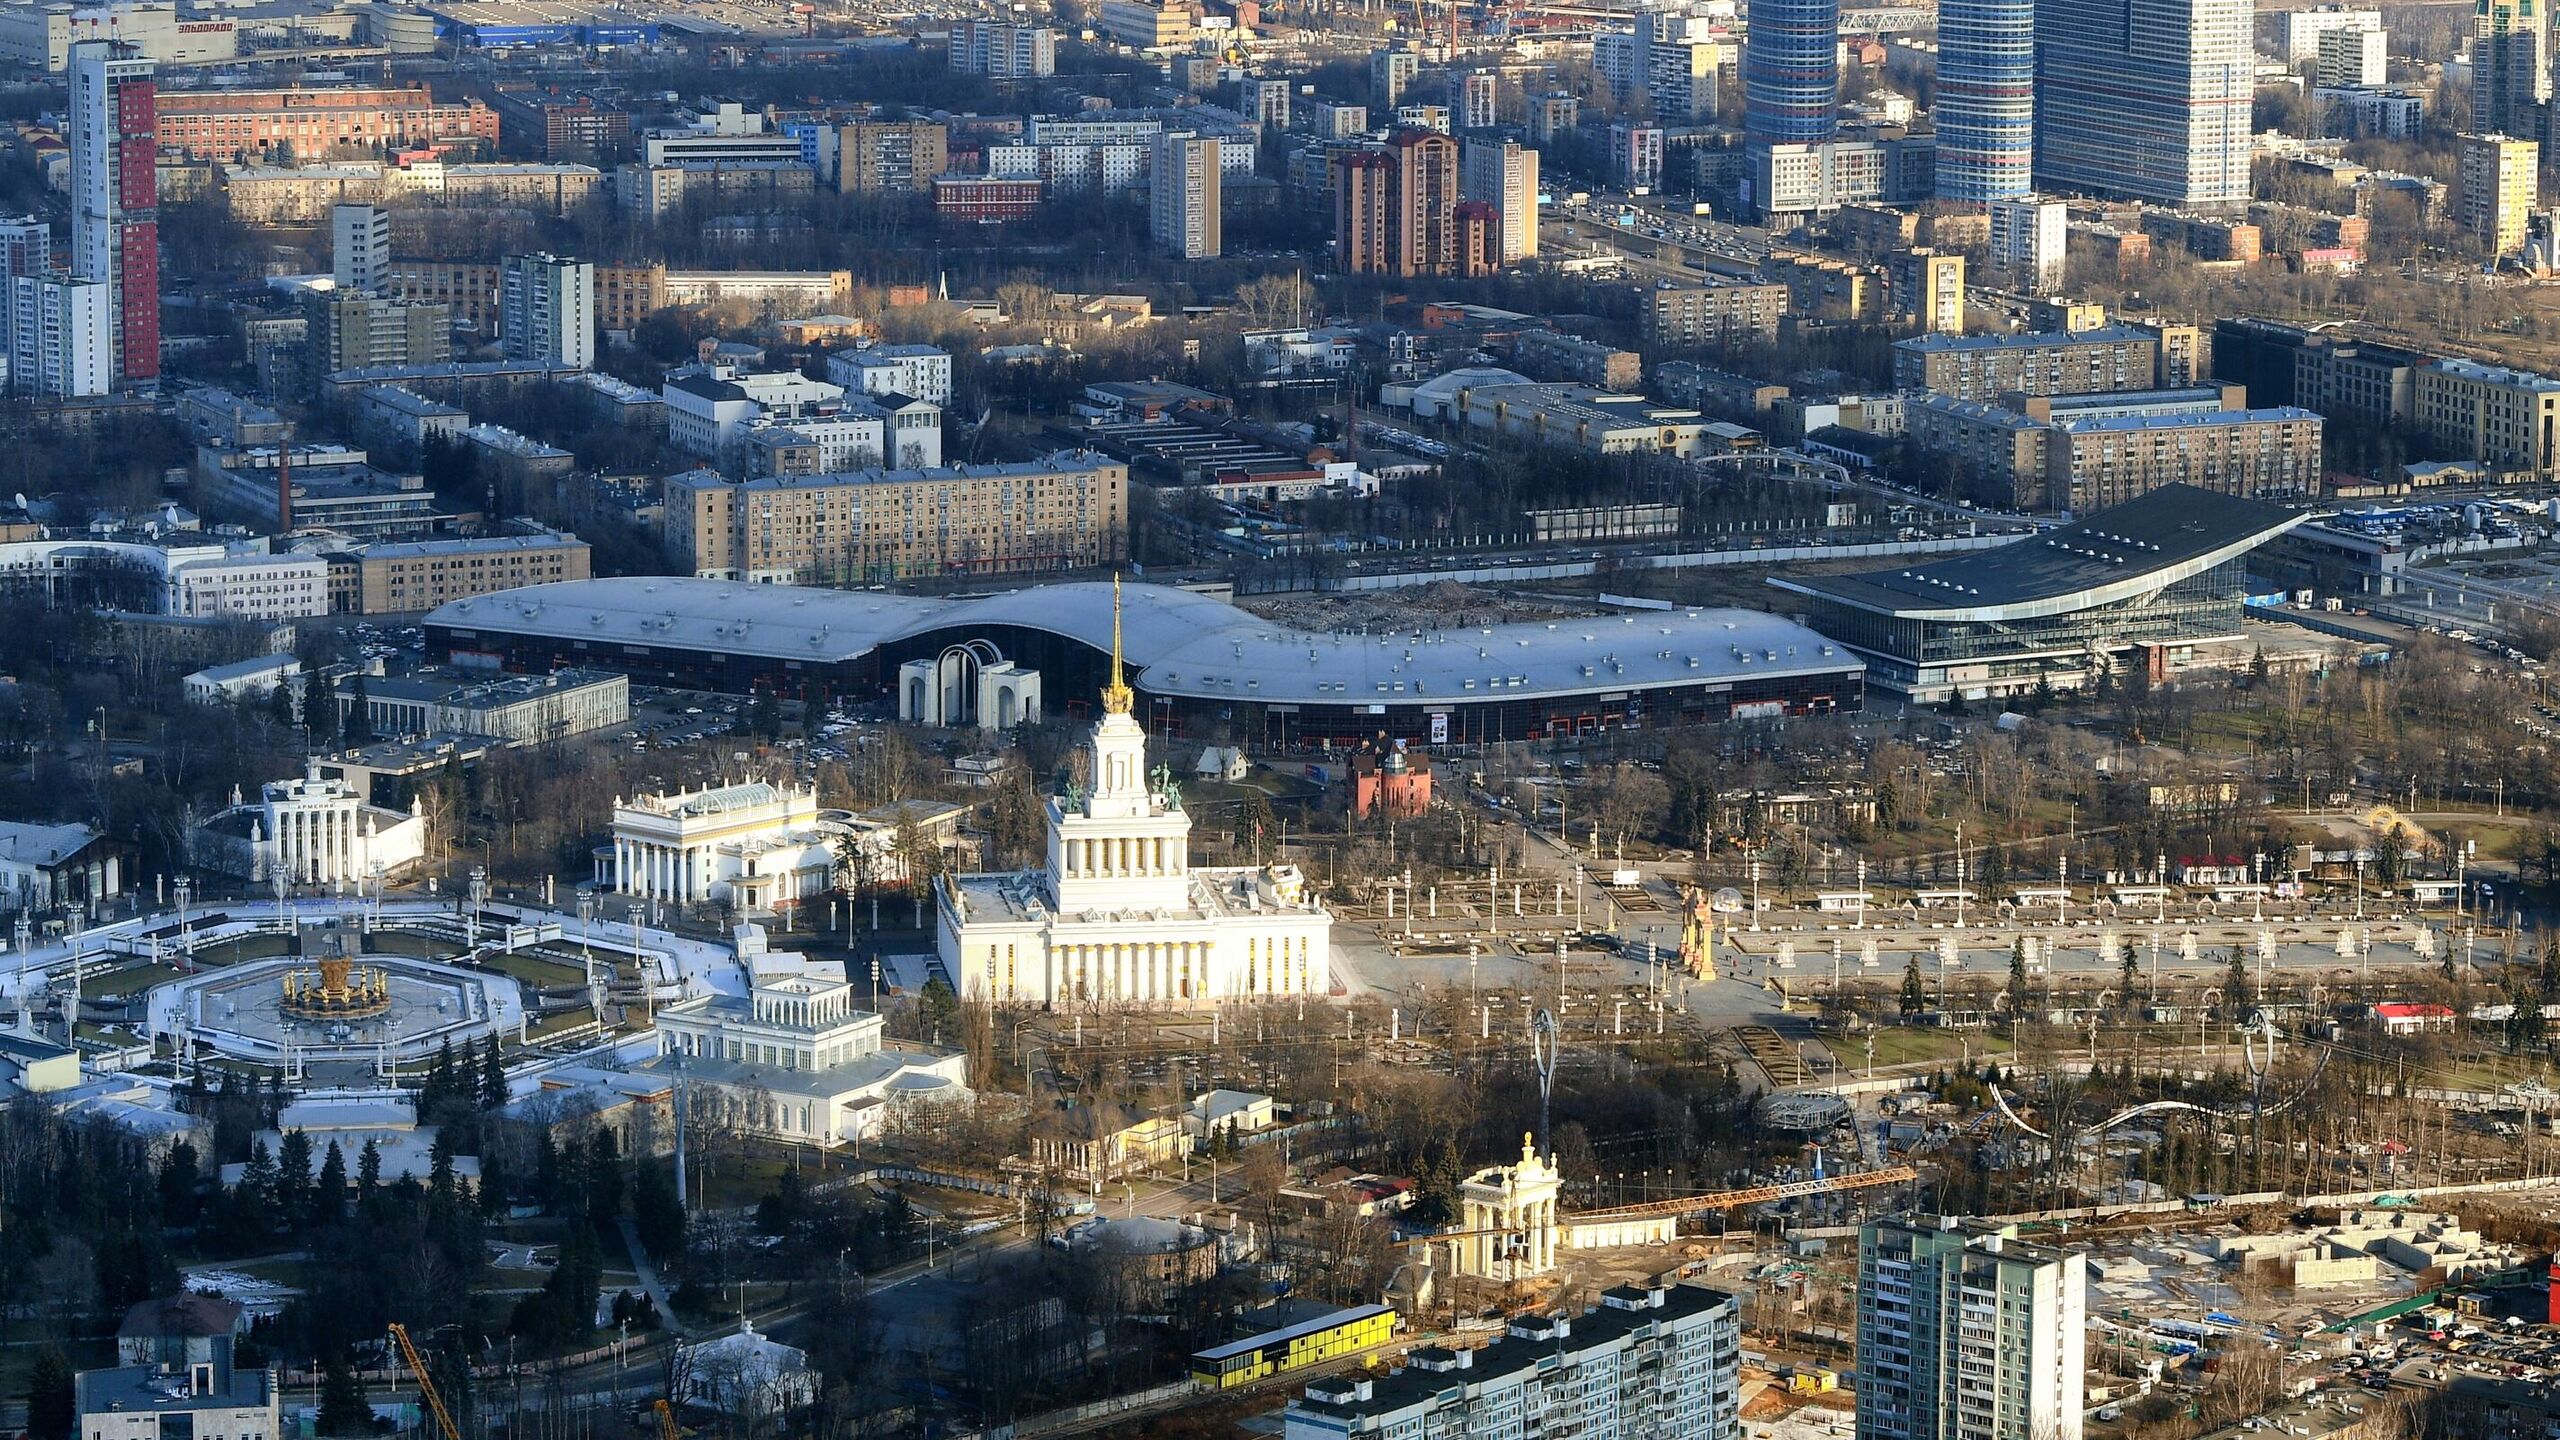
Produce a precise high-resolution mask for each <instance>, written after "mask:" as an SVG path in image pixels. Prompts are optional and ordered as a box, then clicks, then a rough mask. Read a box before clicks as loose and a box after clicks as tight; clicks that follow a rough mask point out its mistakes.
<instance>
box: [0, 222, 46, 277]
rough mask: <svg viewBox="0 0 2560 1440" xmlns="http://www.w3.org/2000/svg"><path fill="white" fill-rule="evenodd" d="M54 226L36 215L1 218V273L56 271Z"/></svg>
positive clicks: (32, 273)
mask: <svg viewBox="0 0 2560 1440" xmlns="http://www.w3.org/2000/svg"><path fill="white" fill-rule="evenodd" d="M53 268H54V267H53V227H52V226H51V225H49V224H46V223H45V222H44V221H43V220H41V219H38V218H37V217H35V216H33V215H22V216H20V217H18V218H17V219H14V220H0V277H9V276H17V275H50V274H52V273H53Z"/></svg>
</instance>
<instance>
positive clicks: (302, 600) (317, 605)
mask: <svg viewBox="0 0 2560 1440" xmlns="http://www.w3.org/2000/svg"><path fill="white" fill-rule="evenodd" d="M169 585H170V588H171V591H172V592H173V594H174V596H175V603H174V606H173V608H172V609H171V611H170V613H171V614H175V615H194V616H198V617H204V618H216V617H218V618H222V619H228V620H300V619H305V618H307V617H310V616H315V615H326V614H328V613H329V562H328V561H326V560H323V559H321V558H320V557H319V556H317V555H225V556H223V557H222V558H220V559H218V560H197V561H191V562H189V563H188V564H185V565H182V566H179V567H178V568H177V569H176V570H174V571H172V572H171V573H170V576H169Z"/></svg>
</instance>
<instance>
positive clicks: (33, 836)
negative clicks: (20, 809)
mask: <svg viewBox="0 0 2560 1440" xmlns="http://www.w3.org/2000/svg"><path fill="white" fill-rule="evenodd" d="M129 868H130V852H129V851H128V850H127V849H126V847H125V846H124V845H122V844H121V843H119V842H117V841H115V840H112V839H109V838H108V837H106V836H104V835H101V834H99V833H98V832H97V831H96V830H95V829H93V828H91V827H90V826H87V825H79V824H71V825H38V824H32V823H30V822H28V821H24V820H0V909H6V910H34V911H45V910H53V909H58V908H63V907H79V908H83V909H94V908H96V907H97V906H98V905H101V904H104V903H105V902H107V901H109V900H113V899H114V898H116V897H117V896H119V895H122V894H123V893H124V889H125V880H126V872H127V870H128V869H129Z"/></svg>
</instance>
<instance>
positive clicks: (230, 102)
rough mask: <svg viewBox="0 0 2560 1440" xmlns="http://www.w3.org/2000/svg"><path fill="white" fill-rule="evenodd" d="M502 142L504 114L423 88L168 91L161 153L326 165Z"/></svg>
mask: <svg viewBox="0 0 2560 1440" xmlns="http://www.w3.org/2000/svg"><path fill="white" fill-rule="evenodd" d="M471 140H481V141H486V142H488V143H489V144H490V145H492V146H495V145H496V144H497V143H498V112H497V111H495V110H492V109H490V108H489V107H488V106H486V105H483V104H481V103H480V102H479V101H477V100H465V101H461V102H459V103H456V104H450V105H448V104H444V103H442V102H439V101H438V100H437V99H436V98H435V96H434V95H433V94H431V93H429V92H428V90H427V88H426V87H425V86H423V85H401V86H382V87H374V88H368V89H347V90H177V91H172V90H163V91H161V92H160V131H159V141H160V147H161V148H162V149H163V150H179V151H184V152H185V153H186V154H188V155H191V156H199V157H205V158H213V159H220V158H224V157H228V156H231V155H235V154H244V155H251V156H267V155H271V154H273V153H274V152H276V151H278V150H280V149H283V148H285V147H290V148H291V150H292V153H293V155H294V158H296V159H298V160H320V159H326V158H328V157H329V156H331V155H334V154H337V153H339V152H340V151H344V150H370V149H372V148H373V147H374V146H376V145H390V146H393V147H405V146H412V145H434V144H440V143H451V142H455V141H471Z"/></svg>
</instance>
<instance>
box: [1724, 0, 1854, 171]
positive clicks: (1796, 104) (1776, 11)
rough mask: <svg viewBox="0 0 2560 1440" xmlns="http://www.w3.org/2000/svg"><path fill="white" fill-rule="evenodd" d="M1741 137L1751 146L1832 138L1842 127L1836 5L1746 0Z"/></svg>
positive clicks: (1832, 1)
mask: <svg viewBox="0 0 2560 1440" xmlns="http://www.w3.org/2000/svg"><path fill="white" fill-rule="evenodd" d="M1748 14H1749V21H1750V26H1751V32H1750V35H1749V37H1748V39H1747V41H1746V44H1745V48H1744V50H1743V52H1742V95H1743V121H1742V127H1743V133H1744V135H1745V137H1746V138H1747V139H1748V140H1749V141H1750V142H1751V143H1753V144H1758V145H1795V144H1805V143H1819V142H1821V141H1824V140H1828V139H1830V138H1832V136H1833V135H1835V134H1836V133H1838V131H1839V126H1840V0H1750V8H1749V12H1748Z"/></svg>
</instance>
